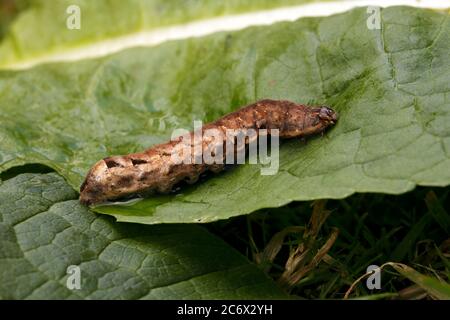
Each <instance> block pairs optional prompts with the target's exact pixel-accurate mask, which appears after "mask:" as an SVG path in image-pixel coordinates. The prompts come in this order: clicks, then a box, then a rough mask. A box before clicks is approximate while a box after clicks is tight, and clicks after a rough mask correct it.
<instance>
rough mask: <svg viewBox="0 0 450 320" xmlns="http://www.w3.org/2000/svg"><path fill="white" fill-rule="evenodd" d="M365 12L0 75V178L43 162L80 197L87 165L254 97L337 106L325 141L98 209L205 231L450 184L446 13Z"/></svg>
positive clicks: (289, 144) (291, 144) (295, 145)
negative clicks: (339, 201) (267, 210)
mask: <svg viewBox="0 0 450 320" xmlns="http://www.w3.org/2000/svg"><path fill="white" fill-rule="evenodd" d="M367 18H368V14H367V12H366V9H365V8H361V9H356V10H353V11H350V12H347V13H344V14H339V15H335V16H331V17H327V18H308V19H301V20H299V21H297V22H293V23H291V22H289V23H288V22H286V23H279V24H276V25H272V26H270V27H254V28H249V29H246V30H243V31H240V32H235V33H221V34H216V35H212V36H209V37H206V38H201V39H190V40H185V41H178V42H170V43H167V44H164V45H161V46H159V47H155V48H136V49H132V50H126V51H124V52H122V53H120V54H116V55H113V56H109V57H106V58H103V59H98V60H90V61H83V62H78V63H67V64H53V65H46V66H42V67H38V68H34V69H32V70H29V71H26V72H3V73H0V108H1V110H2V111H3V112H2V114H1V115H0V121H1V123H2V126H1V127H0V136H1V137H2V138H1V140H0V150H1V151H0V169H1V170H5V169H7V168H10V167H13V166H17V165H21V164H25V163H42V164H45V165H48V166H50V167H52V168H54V169H55V170H56V171H58V172H59V173H60V174H62V175H63V176H64V177H65V178H66V179H67V180H68V182H69V183H70V184H71V185H72V186H73V187H74V188H78V187H79V185H80V183H81V182H82V179H83V177H84V175H85V174H86V172H87V170H88V169H89V167H90V166H91V165H92V164H93V163H94V162H96V161H97V160H99V159H101V158H103V157H105V156H108V155H114V154H126V153H130V152H134V151H138V150H143V149H145V148H147V147H149V146H151V145H152V144H154V143H157V142H162V141H164V140H167V139H168V138H169V137H170V133H171V131H172V129H174V128H176V127H191V126H192V120H193V119H202V120H204V121H211V120H214V119H216V118H218V117H220V116H222V115H224V114H226V113H228V112H230V111H232V110H234V109H236V108H237V107H239V106H241V105H245V104H248V103H250V102H253V101H255V100H258V99H261V98H274V99H290V100H293V101H297V102H313V103H317V104H326V105H330V106H332V107H333V108H334V109H336V110H337V111H338V112H339V113H340V114H341V118H340V120H339V122H338V124H337V125H336V126H335V127H334V128H333V129H332V130H331V131H329V133H328V134H327V135H326V136H325V137H324V138H320V137H319V138H316V139H312V140H310V141H309V142H308V143H307V144H304V143H303V142H301V141H298V140H291V141H286V142H285V143H283V144H282V146H281V150H280V170H279V172H278V174H276V175H273V176H261V175H260V167H259V166H257V165H244V166H240V167H238V168H235V169H234V170H231V171H228V172H226V173H221V174H218V175H216V176H215V177H213V178H211V179H209V180H207V181H206V182H203V183H199V184H196V185H193V186H191V187H189V188H186V189H184V190H183V191H182V193H181V194H178V195H172V196H154V197H152V198H150V199H147V200H145V201H141V202H139V203H137V204H135V205H133V206H127V207H124V206H122V207H120V206H114V207H99V208H97V209H96V210H98V211H101V212H104V213H108V214H113V215H114V216H115V217H116V218H117V219H118V220H120V221H130V222H140V223H149V224H152V223H160V222H196V221H201V222H207V221H213V220H217V219H224V218H229V217H232V216H236V215H241V214H247V213H249V212H252V211H254V210H257V209H259V208H263V207H276V206H281V205H283V204H286V203H288V202H290V201H293V200H310V199H318V198H342V197H346V196H348V195H350V194H352V193H354V192H383V193H394V194H398V193H403V192H406V191H408V190H411V189H412V188H414V187H415V186H416V185H434V186H445V185H448V184H449V182H450V156H449V155H450V112H449V111H450V104H449V92H450V54H449V53H450V41H449V40H450V24H449V19H448V14H447V13H443V12H434V11H430V10H423V9H413V8H408V7H394V8H388V9H385V10H382V12H381V18H382V23H381V26H382V29H381V30H377V29H375V30H369V29H368V28H367V24H366V20H367Z"/></svg>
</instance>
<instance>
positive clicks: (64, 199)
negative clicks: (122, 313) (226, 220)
mask: <svg viewBox="0 0 450 320" xmlns="http://www.w3.org/2000/svg"><path fill="white" fill-rule="evenodd" d="M74 198H76V193H75V192H74V191H73V190H72V188H71V187H70V186H69V185H68V184H67V183H66V182H65V181H64V180H63V179H62V178H61V177H59V176H58V175H57V174H55V173H49V174H21V175H18V176H16V177H14V178H11V179H9V180H6V181H5V182H3V183H2V184H1V185H0V248H1V250H0V283H1V285H0V297H2V298H4V299H68V298H70V299H80V298H89V299H269V298H286V295H284V294H283V293H282V292H281V291H280V290H279V289H278V288H277V287H276V286H275V284H274V283H272V282H271V280H270V279H269V278H267V277H266V276H265V275H264V274H263V273H262V271H260V270H258V269H257V268H256V267H255V266H254V265H252V264H250V263H249V262H248V260H246V259H245V258H244V257H243V256H241V255H240V254H239V253H238V252H236V251H235V250H233V249H232V248H230V247H229V246H228V245H227V244H225V243H224V242H223V241H221V240H220V239H218V238H217V237H215V236H213V235H211V234H210V233H208V232H206V231H205V230H204V229H203V228H200V227H198V226H194V225H170V226H167V225H166V226H139V225H135V224H120V223H114V222H113V221H112V220H113V219H112V218H110V217H105V216H97V215H94V214H92V213H91V212H89V211H88V210H87V209H86V208H84V207H83V206H81V205H80V204H79V203H78V201H77V200H74ZM70 265H76V266H79V267H80V270H81V289H79V290H69V289H68V288H67V287H66V281H67V278H68V276H69V275H68V274H67V273H66V271H67V268H68V267H69V266H70Z"/></svg>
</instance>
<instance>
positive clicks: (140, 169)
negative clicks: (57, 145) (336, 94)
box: [80, 100, 338, 205]
mask: <svg viewBox="0 0 450 320" xmlns="http://www.w3.org/2000/svg"><path fill="white" fill-rule="evenodd" d="M337 119H338V114H337V113H336V112H335V111H333V110H332V109H330V108H328V107H325V106H320V107H314V108H313V107H308V106H306V105H302V104H296V103H293V102H290V101H286V100H261V101H258V102H255V103H253V104H251V105H248V106H246V107H243V108H241V109H239V110H237V111H235V112H233V113H230V114H228V115H226V116H224V117H222V118H220V119H218V120H216V121H214V122H212V123H209V124H207V125H204V126H202V128H201V130H202V132H204V131H205V130H207V129H218V130H220V131H221V132H223V134H224V135H223V137H225V130H227V129H241V130H245V129H254V130H256V132H258V130H259V129H267V133H268V134H270V130H271V129H278V130H279V137H281V138H293V137H304V136H308V135H312V134H317V133H321V132H323V131H324V130H325V129H326V128H327V127H329V126H330V125H333V124H334V123H335V122H336V121H337ZM194 133H195V132H191V133H190V135H191V138H192V139H191V140H190V141H193V142H192V148H194V143H195V140H194V138H193V136H194ZM197 134H198V133H197ZM225 139H226V138H224V140H225ZM182 140H183V138H182V137H180V138H178V139H175V140H172V141H169V142H167V143H163V144H159V145H156V146H154V147H152V148H150V149H148V150H146V151H144V152H142V153H134V154H129V155H125V156H113V157H108V158H104V159H103V160H100V161H98V162H97V163H96V164H95V165H94V166H93V167H92V168H91V169H90V170H89V172H88V174H87V176H86V179H85V181H84V182H83V184H82V185H81V188H80V201H81V203H83V204H85V205H93V204H99V203H102V202H105V201H108V200H114V199H117V198H121V197H124V196H128V195H132V194H139V193H148V192H149V191H150V192H159V193H167V192H170V191H171V190H172V189H173V187H174V186H175V185H176V184H177V183H179V182H181V181H187V182H188V183H195V182H196V181H197V179H198V178H199V176H200V175H201V174H202V173H204V172H206V171H212V172H219V171H221V170H222V169H223V168H224V166H225V165H224V164H216V163H214V164H206V163H204V162H202V161H201V163H197V164H196V163H191V164H186V163H181V164H176V163H174V162H173V161H172V159H171V155H172V151H173V148H174V147H175V145H176V144H177V143H180V141H182ZM200 143H201V144H202V146H201V147H202V150H211V149H208V148H211V147H213V146H211V145H210V144H211V143H214V141H211V140H208V139H201V140H200ZM245 143H247V144H248V140H247V141H245ZM225 145H226V144H225V142H223V144H221V148H224V152H223V155H224V156H225V154H226V152H227V150H225V147H224V146H225ZM197 150H198V149H197ZM235 151H236V150H231V152H235ZM229 152H230V151H229Z"/></svg>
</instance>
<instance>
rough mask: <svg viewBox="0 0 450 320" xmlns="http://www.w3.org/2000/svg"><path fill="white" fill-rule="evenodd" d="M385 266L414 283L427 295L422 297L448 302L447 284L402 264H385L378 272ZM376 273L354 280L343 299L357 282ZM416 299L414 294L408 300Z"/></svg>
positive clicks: (449, 287)
mask: <svg viewBox="0 0 450 320" xmlns="http://www.w3.org/2000/svg"><path fill="white" fill-rule="evenodd" d="M386 266H391V267H392V268H394V269H395V270H396V271H397V272H398V273H400V274H401V275H402V276H404V277H405V278H408V279H409V280H411V281H412V282H414V283H415V284H416V285H417V286H418V287H420V288H421V289H422V290H423V292H426V293H427V294H426V295H425V296H424V297H426V296H430V297H431V298H433V299H440V300H450V285H449V284H448V283H445V282H443V281H440V280H439V279H436V278H434V277H430V276H427V275H423V274H421V273H420V272H418V271H416V270H415V269H413V268H411V267H410V266H407V265H405V264H403V263H396V262H386V263H384V264H383V265H382V266H381V267H380V268H379V270H380V271H381V270H382V269H383V268H385V267H386ZM376 271H377V270H372V271H371V272H368V273H366V274H364V275H362V276H361V277H359V278H358V279H356V281H355V282H353V283H352V285H351V286H350V288H349V289H348V290H347V292H346V293H345V296H344V299H348V297H349V295H350V293H351V292H352V291H353V289H354V288H355V287H356V285H357V284H358V283H359V282H361V280H362V279H364V278H366V277H368V276H369V275H371V274H373V273H374V272H376ZM406 293H408V292H406ZM417 297H418V294H417V293H416V294H415V295H413V297H411V298H409V299H413V298H416V299H417Z"/></svg>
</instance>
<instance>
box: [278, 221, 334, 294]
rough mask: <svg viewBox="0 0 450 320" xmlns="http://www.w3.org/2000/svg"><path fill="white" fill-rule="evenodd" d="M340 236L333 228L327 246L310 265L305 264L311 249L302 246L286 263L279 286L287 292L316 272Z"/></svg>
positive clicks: (320, 250) (315, 256)
mask: <svg viewBox="0 0 450 320" xmlns="http://www.w3.org/2000/svg"><path fill="white" fill-rule="evenodd" d="M338 235H339V230H338V229H336V228H333V230H332V232H331V235H330V237H329V238H328V240H327V241H326V242H325V244H324V245H323V246H322V247H321V248H320V249H319V251H318V252H317V253H316V254H315V255H314V257H313V258H312V259H311V261H310V262H309V263H304V262H305V260H306V257H307V256H308V253H309V252H310V248H307V249H303V250H304V251H303V252H302V251H301V250H300V249H302V247H304V246H303V245H300V246H299V247H298V248H297V250H296V251H295V252H294V254H292V255H290V256H289V259H288V261H287V262H286V268H285V271H284V272H283V274H282V275H281V277H280V278H279V279H278V284H280V286H282V287H283V288H285V289H286V290H288V291H289V290H291V289H292V288H293V287H294V286H295V285H296V284H297V283H298V282H299V281H300V280H301V279H302V278H303V277H304V276H305V275H306V274H308V273H309V272H311V271H312V270H314V269H315V268H316V267H317V266H318V265H319V263H320V262H321V261H322V259H323V258H324V257H325V256H326V254H327V252H328V251H329V250H330V249H331V247H332V246H333V244H334V242H335V241H336V239H337V237H338Z"/></svg>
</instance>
